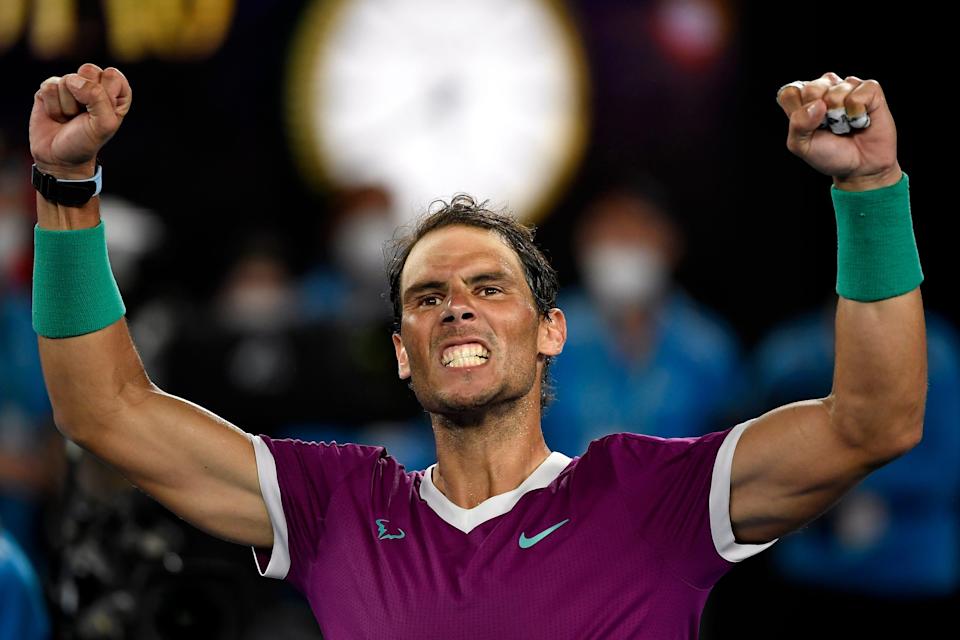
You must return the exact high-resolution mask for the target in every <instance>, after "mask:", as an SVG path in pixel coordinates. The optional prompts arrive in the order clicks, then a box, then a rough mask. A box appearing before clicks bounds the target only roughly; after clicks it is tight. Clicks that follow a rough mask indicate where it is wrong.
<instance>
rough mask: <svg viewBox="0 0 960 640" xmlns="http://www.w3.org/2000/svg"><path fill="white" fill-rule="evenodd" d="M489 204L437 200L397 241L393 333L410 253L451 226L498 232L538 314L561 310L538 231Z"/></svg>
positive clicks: (544, 396)
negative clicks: (520, 271)
mask: <svg viewBox="0 0 960 640" xmlns="http://www.w3.org/2000/svg"><path fill="white" fill-rule="evenodd" d="M488 204H489V201H488V200H484V201H483V202H477V201H476V200H474V199H473V198H472V197H471V196H469V195H466V194H462V193H461V194H457V195H455V196H454V197H453V199H452V200H450V202H446V201H444V200H435V201H434V202H433V203H432V204H431V205H430V209H429V211H428V213H427V214H426V215H425V216H423V217H421V218H420V219H418V220H417V221H416V222H414V223H413V225H412V226H411V227H408V228H407V229H406V231H405V232H404V233H403V234H402V235H400V236H398V237H396V238H394V240H393V243H392V246H391V247H390V249H389V254H388V255H390V258H389V262H388V264H387V277H388V279H389V285H390V303H391V305H392V306H393V331H394V332H395V333H400V320H401V319H402V316H403V305H402V304H401V301H400V275H401V274H402V273H403V267H404V265H406V263H407V258H408V257H409V256H410V251H412V250H413V247H414V245H415V244H417V242H419V241H420V239H421V238H423V236H425V235H427V234H428V233H430V232H431V231H434V230H436V229H440V228H443V227H449V226H451V225H465V226H468V227H477V228H479V229H490V230H492V231H495V232H496V233H497V234H498V235H499V236H500V237H501V238H503V240H504V241H505V242H506V243H507V244H508V245H509V246H510V247H511V248H512V249H513V251H514V252H515V253H516V254H517V257H518V258H519V259H520V264H522V265H523V273H524V276H525V277H526V280H527V285H528V286H529V287H530V291H531V292H533V301H534V303H535V304H536V306H537V311H538V312H539V313H540V315H542V316H543V317H547V314H548V313H549V312H550V309H553V308H554V307H555V306H557V291H558V289H559V287H560V285H559V281H558V279H557V272H556V270H555V269H554V268H553V267H552V266H551V265H550V262H549V261H548V260H547V257H546V255H544V253H543V251H541V250H540V247H538V246H537V244H536V243H535V242H534V239H533V238H534V234H535V231H536V229H535V227H532V226H530V227H528V226H526V225H524V224H523V223H521V222H520V221H518V220H517V219H516V218H515V217H513V216H512V215H510V214H509V213H507V212H506V211H494V210H492V209H488V208H487V206H488ZM552 360H553V358H552V357H551V356H547V357H546V358H545V362H544V366H543V376H542V378H541V387H540V408H541V409H543V408H546V407H547V405H549V404H550V403H551V402H552V401H553V399H554V394H553V389H552V386H551V385H550V384H549V379H548V377H547V370H548V369H549V368H550V363H551V361H552Z"/></svg>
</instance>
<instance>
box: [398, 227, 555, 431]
mask: <svg viewBox="0 0 960 640" xmlns="http://www.w3.org/2000/svg"><path fill="white" fill-rule="evenodd" d="M400 296H401V298H400V299H401V305H402V320H401V323H400V333H399V334H394V336H393V343H394V348H395V349H396V354H397V365H398V370H399V374H400V378H402V379H407V378H410V380H411V384H412V386H413V390H414V393H415V394H416V396H417V400H419V401H420V404H421V405H423V408H424V409H425V410H427V411H428V412H430V413H439V414H456V413H463V412H469V411H476V410H478V409H483V408H484V407H489V406H493V405H496V404H500V403H505V402H510V401H515V400H519V399H521V398H524V397H531V398H532V399H533V400H534V402H535V403H536V406H538V407H539V390H540V384H539V381H540V372H541V369H542V367H543V357H544V356H554V355H557V354H559V353H560V351H561V349H562V348H563V342H564V340H565V339H566V324H565V321H564V318H563V313H562V312H561V311H560V310H559V309H552V310H551V311H550V314H549V316H548V317H547V318H544V317H542V316H541V315H540V314H539V312H538V311H537V308H536V305H535V303H534V300H533V294H532V293H531V291H530V287H529V286H528V285H527V282H526V278H525V277H524V271H523V266H522V265H521V263H520V259H519V258H518V257H517V254H516V253H515V252H514V251H513V249H512V248H511V247H510V246H509V245H508V244H506V243H505V242H504V240H503V239H502V238H501V237H500V236H499V235H498V234H497V233H496V232H495V231H490V230H487V229H480V228H476V227H468V226H461V225H456V226H449V227H443V228H440V229H437V230H435V231H431V232H430V233H428V234H427V235H425V236H424V237H423V238H421V239H420V241H419V242H417V244H416V245H414V247H413V250H412V251H411V252H410V255H409V257H408V258H407V262H406V264H405V266H404V269H403V273H402V274H401V278H400Z"/></svg>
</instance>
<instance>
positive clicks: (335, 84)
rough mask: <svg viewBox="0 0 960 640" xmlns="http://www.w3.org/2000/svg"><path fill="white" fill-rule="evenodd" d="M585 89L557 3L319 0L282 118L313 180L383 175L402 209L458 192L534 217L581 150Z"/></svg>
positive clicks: (574, 42)
mask: <svg viewBox="0 0 960 640" xmlns="http://www.w3.org/2000/svg"><path fill="white" fill-rule="evenodd" d="M586 86H587V79H586V64H585V61H584V57H583V52H582V50H581V46H580V42H579V38H578V36H577V34H576V32H575V30H574V28H573V26H572V24H571V21H570V19H569V17H568V16H567V14H566V13H565V12H564V10H563V8H562V7H561V5H560V4H559V3H558V2H554V1H552V0H339V1H330V0H327V1H324V0H316V1H314V2H313V3H312V4H311V5H310V6H309V7H308V8H307V10H306V12H305V13H304V17H303V20H302V22H301V25H300V27H299V30H298V33H297V34H296V37H295V41H294V49H293V55H292V57H291V69H290V74H289V96H288V98H289V108H290V111H289V118H288V122H289V125H290V127H291V140H292V142H293V148H294V153H295V155H296V157H297V160H298V164H299V165H300V167H301V169H302V171H303V173H304V175H305V176H306V177H307V179H308V181H310V182H312V183H314V184H315V185H318V186H327V187H330V186H338V187H349V186H357V185H369V184H379V185H383V186H384V187H386V188H387V189H388V190H389V191H390V192H391V194H392V196H393V201H394V203H395V208H396V211H397V214H398V216H399V217H401V218H403V219H406V218H409V217H410V216H411V215H414V214H417V213H420V212H422V211H424V210H425V209H426V207H427V205H429V203H430V202H431V201H432V200H434V199H435V198H444V199H448V198H449V197H450V196H451V195H452V194H453V193H456V192H467V193H470V194H471V195H473V196H475V197H477V198H480V199H490V200H491V203H492V204H493V205H494V206H500V205H507V206H509V207H510V208H511V209H512V210H513V211H514V212H516V213H517V214H519V215H520V216H521V217H522V218H524V219H526V220H532V219H535V218H536V217H538V216H539V215H540V213H542V212H543V211H544V210H545V209H546V208H547V207H548V206H549V204H550V203H551V201H552V200H553V198H555V197H556V196H557V195H558V194H559V191H560V189H561V188H562V187H563V186H564V183H565V182H566V179H567V178H568V177H569V176H570V174H571V173H572V171H573V169H574V168H575V167H576V165H577V163H578V161H579V159H580V156H581V154H582V151H583V147H584V142H585V138H586V126H587V116H586V93H587V91H586Z"/></svg>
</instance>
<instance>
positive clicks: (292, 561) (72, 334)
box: [30, 64, 926, 640]
mask: <svg viewBox="0 0 960 640" xmlns="http://www.w3.org/2000/svg"><path fill="white" fill-rule="evenodd" d="M131 95H132V94H131V91H130V86H129V84H128V82H127V80H126V79H125V78H124V76H123V75H122V74H121V73H120V72H119V71H118V70H116V69H113V68H109V69H106V70H101V69H100V68H99V67H96V66H95V65H92V64H85V65H83V66H82V67H80V69H79V71H78V72H77V73H71V74H68V75H66V76H64V77H62V78H59V77H55V78H50V79H48V80H46V81H45V82H44V83H43V84H42V85H41V87H40V90H39V91H38V92H37V94H36V97H35V100H34V107H33V113H32V115H31V120H30V140H31V149H32V152H33V156H34V159H35V161H36V167H35V172H34V183H35V185H36V186H37V189H38V191H39V192H40V195H39V196H38V198H37V212H38V218H39V224H38V226H37V229H36V265H35V276H34V326H35V328H36V330H37V332H38V334H39V335H40V338H39V343H40V353H41V357H42V361H43V367H44V373H45V376H46V382H47V387H48V390H49V392H50V397H51V400H52V402H53V406H54V412H55V416H56V422H57V425H58V427H59V428H60V430H61V431H62V432H63V434H64V435H65V436H66V437H68V438H70V439H71V440H73V441H75V442H77V443H78V444H80V445H81V446H83V447H85V448H87V449H89V450H90V451H92V452H93V453H94V454H96V455H97V456H99V457H100V458H102V459H104V460H106V461H108V462H109V463H111V464H113V465H114V466H116V467H117V468H118V469H120V470H121V471H122V472H123V473H124V474H125V475H126V476H127V477H128V478H129V479H130V480H131V481H132V482H133V483H134V484H136V485H137V486H139V487H140V488H141V489H143V490H144V491H146V492H147V493H149V494H150V495H152V496H153V497H154V498H156V499H157V500H159V501H160V502H161V503H163V504H164V505H166V506H167V507H168V508H170V509H171V510H172V511H174V512H175V513H177V514H178V515H180V516H181V517H182V518H184V519H186V520H188V521H189V522H191V523H193V524H194V525H196V526H197V527H200V528H201V529H204V530H206V531H208V532H210V533H211V534H213V535H216V536H218V537H221V538H223V539H226V540H231V541H234V542H238V543H242V544H248V545H251V546H253V547H254V548H255V551H256V556H257V560H258V563H259V565H260V567H261V571H262V572H263V573H264V574H265V575H268V576H271V577H275V578H285V579H287V580H289V581H290V582H291V583H292V584H294V585H295V586H296V587H297V588H298V589H299V590H300V591H302V592H303V594H304V595H305V596H306V597H307V599H308V600H309V602H310V605H311V607H312V608H313V611H314V614H315V615H316V617H317V619H318V621H319V624H320V628H321V630H322V631H323V633H324V637H326V638H330V639H331V640H332V639H335V638H361V637H362V638H379V637H391V638H414V637H436V638H464V639H466V638H491V637H518V636H521V635H522V636H523V637H525V638H551V639H552V638H557V637H562V638H610V637H631V638H667V637H671V638H674V637H676V638H680V637H683V638H694V637H696V636H697V631H698V626H699V618H700V613H701V610H702V608H703V605H704V603H705V601H706V598H707V595H708V593H709V590H710V588H711V587H712V586H713V585H714V584H715V583H716V581H717V580H718V579H719V578H720V577H721V576H722V575H723V574H724V573H725V572H726V571H727V570H729V569H730V567H731V566H732V564H733V563H735V562H738V561H740V560H742V559H744V558H746V557H749V556H750V555H753V554H755V553H757V552H759V551H761V550H762V549H764V548H766V547H767V546H769V545H770V544H772V543H773V542H774V541H775V540H776V539H777V538H778V537H779V536H782V535H784V534H785V533H787V532H789V531H791V530H793V529H796V528H797V527H800V526H802V525H803V524H804V523H806V522H808V521H810V520H811V519H813V518H815V517H816V516H817V515H818V514H820V513H822V512H823V511H824V510H825V509H827V508H828V507H829V506H830V505H831V504H832V503H833V502H835V501H836V500H837V499H838V498H839V497H840V496H841V495H842V494H843V493H844V492H845V491H846V490H848V489H849V488H850V487H852V486H853V485H854V484H855V483H857V482H858V481H859V480H860V479H861V478H863V477H864V476H865V475H867V474H868V473H869V472H870V471H872V470H873V469H876V468H877V467H879V466H881V465H883V464H885V463H886V462H888V461H890V460H892V459H894V458H896V457H897V456H900V455H902V454H903V453H905V452H907V451H909V450H910V449H911V448H912V447H913V446H914V445H916V443H917V442H918V441H919V439H920V437H921V432H922V424H923V414H924V401H925V397H926V345H925V333H924V318H923V306H922V301H921V297H920V290H919V288H918V285H919V284H920V283H921V281H922V279H923V276H922V272H921V270H920V263H919V258H918V256H917V250H916V244H915V241H914V237H913V228H912V223H911V219H910V213H909V202H908V184H907V176H906V174H904V173H903V172H901V170H900V168H899V166H898V163H897V158H896V132H895V128H894V123H893V119H892V116H891V114H890V111H889V110H888V107H887V104H886V102H885V99H884V95H883V92H882V90H881V88H880V85H879V84H878V83H877V82H876V81H873V80H865V81H863V80H860V79H858V78H856V77H853V76H849V77H847V78H840V77H838V76H837V75H835V74H832V73H827V74H824V75H823V76H822V77H821V78H818V79H816V80H813V81H811V82H796V83H791V84H790V85H786V86H785V87H784V88H783V89H782V90H781V91H780V92H779V93H778V96H777V99H778V103H779V104H780V105H781V107H782V108H783V110H784V112H785V113H786V115H787V116H788V117H789V120H790V126H789V135H788V139H787V147H788V149H790V151H792V152H793V153H795V154H796V155H798V156H800V157H801V158H803V159H804V160H806V162H807V163H808V164H810V165H811V166H813V167H814V168H815V169H817V170H818V171H820V172H822V173H824V174H827V175H830V176H833V182H834V184H833V187H832V189H831V194H832V197H833V201H834V205H835V208H836V215H837V223H838V241H839V242H838V250H839V251H838V275H837V292H838V294H839V295H840V298H839V302H838V307H837V316H836V329H837V331H836V336H837V337H836V341H837V349H836V363H835V374H834V384H833V389H832V391H831V393H830V395H829V396H827V397H825V398H818V399H813V400H806V401H802V402H796V403H793V404H789V405H786V406H783V407H780V408H778V409H775V410H773V411H770V412H768V413H766V414H764V415H762V416H759V417H757V418H754V419H752V420H749V421H746V422H744V423H741V424H739V425H736V426H734V427H731V428H729V429H727V430H725V431H720V432H716V433H711V434H708V435H706V436H703V437H700V438H682V439H659V438H654V437H649V436H642V435H637V434H631V433H619V434H614V435H610V436H607V437H604V438H600V439H599V440H596V441H594V442H593V443H591V445H590V447H589V448H588V449H587V451H586V452H585V453H584V454H583V455H582V456H578V457H576V458H574V459H570V458H567V457H566V456H564V455H562V454H559V453H557V452H553V453H551V452H550V451H549V450H548V449H547V447H546V444H545V443H544V439H543V435H542V432H541V430H540V417H541V410H542V406H543V404H544V403H545V402H546V400H547V399H548V398H547V395H548V394H547V393H546V391H545V389H544V382H543V381H544V378H545V373H546V368H547V367H548V365H549V362H550V359H551V358H553V357H555V356H557V355H558V354H560V352H561V350H562V348H563V344H564V341H565V339H566V334H567V327H566V323H565V320H564V315H563V312H562V311H561V310H560V309H557V308H555V307H554V304H553V303H554V298H555V295H556V289H557V280H556V275H555V273H554V271H553V270H552V268H551V267H550V266H549V264H548V263H547V262H546V260H545V259H544V257H543V255H542V254H541V253H540V252H539V250H538V249H537V248H536V246H535V245H534V243H533V236H532V233H531V231H530V230H528V229H527V228H525V227H523V226H522V225H520V224H518V223H516V222H515V221H513V220H512V219H511V218H510V217H508V216H505V215H501V214H497V213H494V212H490V211H487V210H486V209H484V207H483V206H482V205H477V204H476V203H475V202H474V201H473V200H472V199H470V198H468V197H457V198H455V199H454V200H453V201H452V202H451V203H449V204H447V205H446V206H444V207H443V208H442V209H441V210H439V211H436V212H434V213H433V214H432V215H431V216H429V217H427V218H425V219H424V220H422V221H421V222H420V223H419V225H418V226H417V227H416V228H415V229H414V230H413V232H412V233H411V234H410V235H409V236H408V237H407V238H405V239H404V240H403V241H401V242H400V244H399V245H398V248H397V253H396V257H395V259H394V261H393V263H392V264H391V268H390V274H389V275H390V288H391V299H392V301H393V305H394V311H395V316H396V318H395V319H396V322H397V325H396V331H395V333H394V335H393V345H394V348H395V350H396V356H397V365H398V371H399V376H400V378H402V379H405V380H408V381H409V384H410V386H411V388H412V389H413V391H414V393H415V394H416V396H417V399H418V400H419V402H420V403H421V404H422V405H423V407H424V409H425V410H426V411H427V412H429V414H430V416H431V420H432V425H433V431H434V436H435V439H436V449H437V463H436V464H435V465H432V466H431V467H430V468H428V469H426V470H425V471H417V472H406V471H405V470H404V469H403V467H401V466H400V465H399V464H398V463H397V462H396V461H395V460H394V459H393V458H392V457H390V456H389V455H387V454H386V452H385V450H384V449H383V448H382V447H369V446H358V445H337V444H325V443H304V442H299V441H284V440H271V439H270V438H267V437H265V436H262V437H254V436H251V435H249V434H247V433H245V432H244V431H242V430H241V429H239V428H237V427H235V426H233V425H231V424H229V423H227V422H226V421H224V420H222V419H221V418H218V417H217V416H215V415H213V414H211V413H210V412H208V411H206V410H204V409H203V408H201V407H198V406H197V405H194V404H192V403H190V402H188V401H186V400H183V399H180V398H177V397H173V396H171V395H169V394H166V393H164V392H163V391H162V390H160V389H159V388H157V387H156V386H155V385H153V384H152V383H151V381H150V379H149V378H148V377H147V374H146V373H145V372H144V370H143V366H142V364H141V362H140V359H139V357H138V356H137V353H136V350H135V348H134V345H133V343H132V341H131V339H130V335H129V333H128V331H127V326H126V323H125V321H124V320H123V314H124V307H123V303H122V301H121V299H120V295H119V292H118V291H117V288H116V284H115V283H114V281H113V278H112V276H111V274H110V269H109V264H108V262H107V257H106V249H105V244H104V240H103V227H102V224H101V223H100V218H99V212H98V204H97V198H96V197H95V195H96V193H98V191H99V184H100V182H99V179H100V169H99V167H98V166H97V165H96V162H95V158H96V155H97V151H98V150H99V149H100V148H101V147H102V146H103V144H105V143H106V142H107V140H109V139H110V137H111V136H113V134H114V133H116V131H117V129H118V128H119V126H120V123H121V122H122V120H123V118H124V117H125V116H126V115H127V113H128V111H129V109H130V104H131ZM828 109H830V115H831V120H830V122H831V124H835V123H836V121H840V122H843V121H847V122H849V123H851V124H852V126H855V127H857V129H856V130H855V131H850V132H849V133H846V134H840V133H835V132H834V131H833V130H831V129H827V128H824V127H821V126H820V125H821V123H822V122H824V121H825V120H826V115H827V111H828ZM867 125H869V126H867ZM333 400H334V401H335V399H333Z"/></svg>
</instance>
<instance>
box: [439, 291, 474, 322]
mask: <svg viewBox="0 0 960 640" xmlns="http://www.w3.org/2000/svg"><path fill="white" fill-rule="evenodd" d="M475 317H476V314H475V313H474V311H473V307H471V306H470V303H469V301H468V300H467V297H466V295H465V294H463V293H460V292H457V293H454V294H452V295H451V296H450V298H449V299H448V301H447V308H446V309H444V310H443V315H442V318H443V323H444V324H458V323H460V322H465V321H467V320H473V319H474V318H475Z"/></svg>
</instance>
